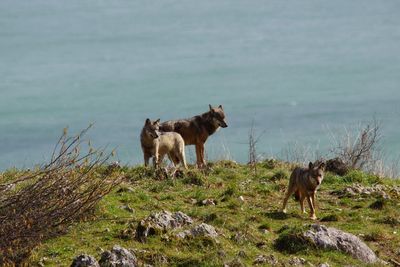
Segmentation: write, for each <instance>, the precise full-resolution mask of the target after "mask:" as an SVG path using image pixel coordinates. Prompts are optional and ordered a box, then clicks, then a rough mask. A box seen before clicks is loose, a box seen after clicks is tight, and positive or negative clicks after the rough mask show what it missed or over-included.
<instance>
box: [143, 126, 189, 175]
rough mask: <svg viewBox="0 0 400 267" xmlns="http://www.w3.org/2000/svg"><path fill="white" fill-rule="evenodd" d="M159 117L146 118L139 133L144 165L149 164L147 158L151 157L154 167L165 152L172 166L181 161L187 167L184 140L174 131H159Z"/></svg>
mask: <svg viewBox="0 0 400 267" xmlns="http://www.w3.org/2000/svg"><path fill="white" fill-rule="evenodd" d="M159 128H160V119H158V120H155V121H151V120H150V119H146V121H145V123H144V126H143V129H142V132H141V134H140V143H141V146H142V150H143V156H144V165H145V166H148V165H149V159H150V158H151V157H153V165H154V167H155V168H158V167H159V166H160V163H161V162H162V160H163V159H164V156H165V155H166V154H167V155H168V158H169V159H170V160H171V162H172V163H173V164H174V166H176V165H178V164H179V163H181V164H182V165H183V167H184V168H185V169H187V165H186V159H185V141H184V140H183V138H182V136H181V135H180V134H178V133H176V132H160V131H159Z"/></svg>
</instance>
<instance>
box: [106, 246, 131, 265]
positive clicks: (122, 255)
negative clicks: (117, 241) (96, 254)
mask: <svg viewBox="0 0 400 267" xmlns="http://www.w3.org/2000/svg"><path fill="white" fill-rule="evenodd" d="M99 264H100V267H136V266H138V263H137V259H136V256H135V255H133V254H132V253H131V252H130V251H129V250H127V249H125V248H122V247H120V246H117V245H116V246H114V247H113V248H112V250H111V251H105V252H103V253H102V254H101V259H100V261H99Z"/></svg>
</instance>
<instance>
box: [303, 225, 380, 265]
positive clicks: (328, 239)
mask: <svg viewBox="0 0 400 267" xmlns="http://www.w3.org/2000/svg"><path fill="white" fill-rule="evenodd" d="M304 236H305V237H306V238H309V239H311V240H312V242H313V243H314V244H315V245H316V246H317V247H319V248H323V249H333V250H338V251H342V252H345V253H347V254H350V255H351V256H353V257H354V258H356V259H359V260H361V261H363V262H365V263H375V262H377V261H378V260H379V259H378V257H377V256H376V255H375V253H374V252H373V251H372V250H371V249H370V248H369V247H368V246H367V245H366V244H365V243H364V242H362V241H361V240H360V239H359V238H358V237H356V236H355V235H352V234H349V233H346V232H343V231H341V230H338V229H336V228H333V227H326V226H324V225H318V224H313V225H311V229H310V230H308V231H306V232H305V233H304Z"/></svg>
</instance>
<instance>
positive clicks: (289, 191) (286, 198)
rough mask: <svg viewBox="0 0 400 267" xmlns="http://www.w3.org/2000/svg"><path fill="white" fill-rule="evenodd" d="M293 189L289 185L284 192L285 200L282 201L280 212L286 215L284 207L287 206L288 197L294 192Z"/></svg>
mask: <svg viewBox="0 0 400 267" xmlns="http://www.w3.org/2000/svg"><path fill="white" fill-rule="evenodd" d="M295 189H296V188H295V187H294V186H293V185H291V184H290V183H289V187H288V190H287V192H286V195H285V198H284V199H283V205H282V212H283V213H286V205H287V201H288V199H289V197H290V196H291V195H292V194H293V192H294V191H295Z"/></svg>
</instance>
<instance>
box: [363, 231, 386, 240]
mask: <svg viewBox="0 0 400 267" xmlns="http://www.w3.org/2000/svg"><path fill="white" fill-rule="evenodd" d="M385 239H386V236H385V234H384V232H383V231H382V230H381V229H380V228H376V229H374V230H372V231H371V232H370V233H368V234H366V235H365V236H364V240H365V241H370V242H378V241H382V240H385Z"/></svg>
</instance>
